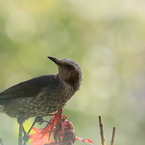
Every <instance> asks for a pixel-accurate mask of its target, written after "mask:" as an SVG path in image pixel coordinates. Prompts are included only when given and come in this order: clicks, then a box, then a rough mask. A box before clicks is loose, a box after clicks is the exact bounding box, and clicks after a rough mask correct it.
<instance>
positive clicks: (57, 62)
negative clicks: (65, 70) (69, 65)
mask: <svg viewBox="0 0 145 145" xmlns="http://www.w3.org/2000/svg"><path fill="white" fill-rule="evenodd" d="M48 58H49V59H50V60H52V61H53V62H54V63H55V64H57V65H59V66H60V64H61V62H60V60H59V59H57V58H55V57H52V56H48Z"/></svg>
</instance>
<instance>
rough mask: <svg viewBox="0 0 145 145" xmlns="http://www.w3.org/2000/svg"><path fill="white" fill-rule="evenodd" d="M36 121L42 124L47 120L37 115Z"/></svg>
mask: <svg viewBox="0 0 145 145" xmlns="http://www.w3.org/2000/svg"><path fill="white" fill-rule="evenodd" d="M34 122H35V123H38V124H39V125H41V124H42V123H44V122H46V120H45V119H44V118H43V117H40V116H37V117H36V118H35V121H34Z"/></svg>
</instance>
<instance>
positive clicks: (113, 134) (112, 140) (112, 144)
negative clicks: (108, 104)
mask: <svg viewBox="0 0 145 145" xmlns="http://www.w3.org/2000/svg"><path fill="white" fill-rule="evenodd" d="M115 130H116V128H115V127H113V132H112V139H111V145H114V138H115Z"/></svg>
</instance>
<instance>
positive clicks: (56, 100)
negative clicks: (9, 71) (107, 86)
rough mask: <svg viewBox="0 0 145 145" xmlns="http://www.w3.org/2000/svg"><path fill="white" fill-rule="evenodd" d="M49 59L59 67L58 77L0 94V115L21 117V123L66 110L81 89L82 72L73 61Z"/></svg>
mask: <svg viewBox="0 0 145 145" xmlns="http://www.w3.org/2000/svg"><path fill="white" fill-rule="evenodd" d="M48 58H49V59H50V60H52V61H53V62H54V63H55V64H56V65H57V66H58V74H50V75H43V76H40V77H36V78H33V79H30V80H28V81H25V82H22V83H19V84H17V85H15V86H12V87H10V88H8V89H7V90H5V91H3V92H1V93H0V112H4V113H6V114H7V115H9V116H11V117H15V118H19V117H21V116H22V118H23V121H24V120H26V119H28V118H30V117H35V116H46V115H49V114H50V113H53V112H55V111H57V110H58V109H61V108H63V107H64V106H65V104H66V102H67V101H68V100H69V99H70V98H71V97H72V96H73V95H74V93H75V92H76V91H77V90H78V89H79V87H80V85H81V80H82V72H81V68H80V67H79V65H78V63H76V62H75V61H74V60H72V59H67V58H64V59H57V58H54V57H48Z"/></svg>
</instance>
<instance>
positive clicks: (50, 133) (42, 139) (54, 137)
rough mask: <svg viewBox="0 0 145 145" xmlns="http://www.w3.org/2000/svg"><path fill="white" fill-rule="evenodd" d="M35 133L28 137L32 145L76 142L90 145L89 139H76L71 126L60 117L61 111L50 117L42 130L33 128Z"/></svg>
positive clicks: (55, 144) (72, 143)
mask: <svg viewBox="0 0 145 145" xmlns="http://www.w3.org/2000/svg"><path fill="white" fill-rule="evenodd" d="M33 130H34V131H35V132H36V133H35V134H31V135H30V139H33V141H32V142H31V144H32V145H74V142H75V141H76V140H79V141H82V142H84V143H89V144H92V143H93V142H92V141H91V140H89V139H83V138H80V137H76V133H75V131H74V127H73V124H72V123H71V122H70V121H68V120H67V119H66V116H65V115H62V109H59V110H58V112H57V113H56V114H55V115H53V116H52V118H51V119H50V121H49V122H48V124H47V125H46V127H45V128H44V129H37V128H33Z"/></svg>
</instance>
